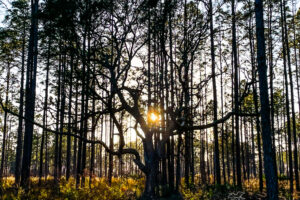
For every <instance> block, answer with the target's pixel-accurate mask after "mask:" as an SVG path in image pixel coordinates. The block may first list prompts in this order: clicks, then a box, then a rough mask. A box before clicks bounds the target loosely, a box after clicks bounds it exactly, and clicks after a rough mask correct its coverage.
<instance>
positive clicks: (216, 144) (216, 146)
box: [209, 0, 221, 185]
mask: <svg viewBox="0 0 300 200" xmlns="http://www.w3.org/2000/svg"><path fill="white" fill-rule="evenodd" d="M209 16H210V53H211V63H212V66H211V69H212V72H211V76H212V82H213V104H214V121H216V120H217V119H218V110H217V109H218V103H217V86H216V73H215V45H214V26H213V8H212V0H210V1H209ZM213 131H214V153H215V156H214V158H215V161H214V167H215V173H216V179H217V184H218V185H220V184H221V172H220V156H219V154H220V153H219V138H218V125H217V124H215V125H214V127H213Z"/></svg>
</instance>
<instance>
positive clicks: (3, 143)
mask: <svg viewBox="0 0 300 200" xmlns="http://www.w3.org/2000/svg"><path fill="white" fill-rule="evenodd" d="M9 84H10V63H8V64H7V74H6V90H5V106H7V105H8V94H9ZM7 128H8V127H7V110H4V125H3V139H2V152H1V166H0V181H2V178H3V175H4V174H3V173H4V164H5V160H6V142H7V141H6V139H7V138H6V137H7V136H6V135H7Z"/></svg>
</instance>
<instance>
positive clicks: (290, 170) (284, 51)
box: [280, 1, 294, 194]
mask: <svg viewBox="0 0 300 200" xmlns="http://www.w3.org/2000/svg"><path fill="white" fill-rule="evenodd" d="M283 9H285V8H283V3H282V1H281V2H280V10H281V29H282V47H283V48H282V50H283V67H284V69H283V70H284V80H285V92H286V97H285V100H286V102H285V104H286V105H285V106H286V115H287V135H288V152H289V176H290V177H289V178H290V193H291V194H292V193H293V190H294V186H293V155H292V144H291V143H292V141H291V140H292V139H291V120H290V105H289V89H288V77H287V67H286V54H287V53H286V51H287V48H288V46H286V42H285V34H286V32H285V29H284V24H283V23H284V11H283ZM290 84H291V83H290Z"/></svg>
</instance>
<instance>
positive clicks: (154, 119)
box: [150, 113, 158, 122]
mask: <svg viewBox="0 0 300 200" xmlns="http://www.w3.org/2000/svg"><path fill="white" fill-rule="evenodd" d="M150 119H151V121H152V122H156V121H157V119H158V117H157V115H156V114H155V113H151V114H150Z"/></svg>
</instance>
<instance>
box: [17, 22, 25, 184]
mask: <svg viewBox="0 0 300 200" xmlns="http://www.w3.org/2000/svg"><path fill="white" fill-rule="evenodd" d="M25 37H26V26H25V21H24V23H23V35H22V64H21V86H20V105H19V124H18V136H17V151H16V169H15V183H16V185H19V183H20V174H21V158H22V146H23V118H22V117H23V115H24V73H25V44H26V42H25Z"/></svg>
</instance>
